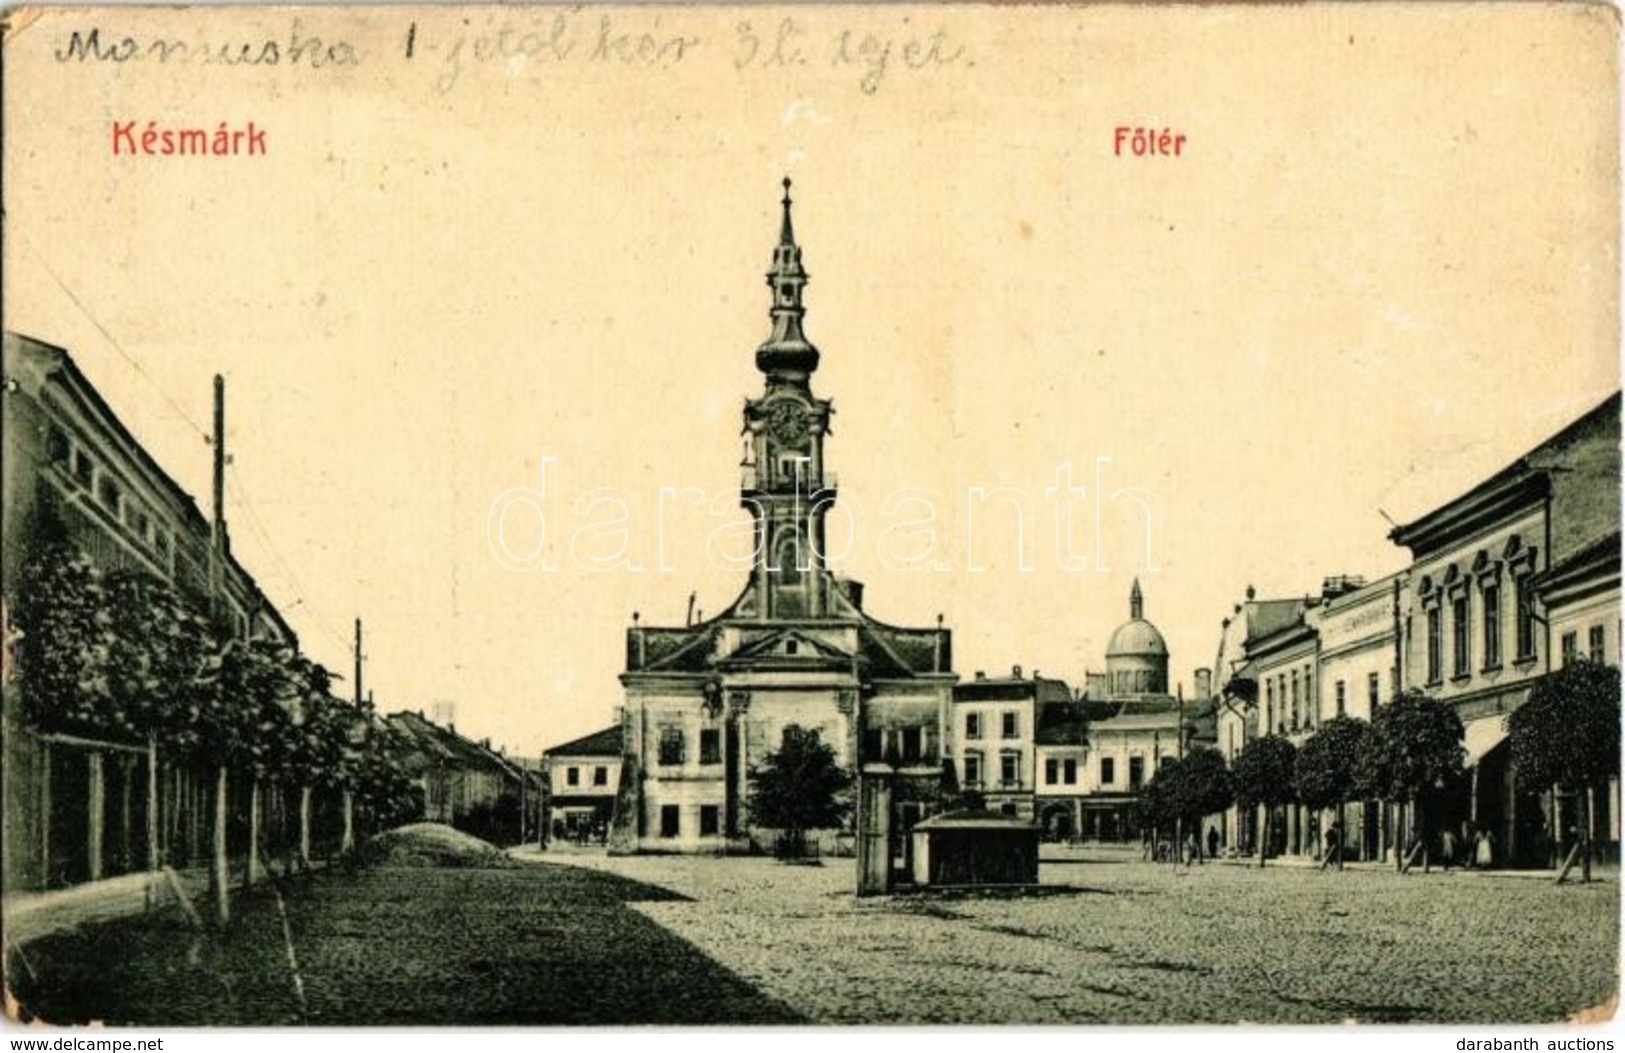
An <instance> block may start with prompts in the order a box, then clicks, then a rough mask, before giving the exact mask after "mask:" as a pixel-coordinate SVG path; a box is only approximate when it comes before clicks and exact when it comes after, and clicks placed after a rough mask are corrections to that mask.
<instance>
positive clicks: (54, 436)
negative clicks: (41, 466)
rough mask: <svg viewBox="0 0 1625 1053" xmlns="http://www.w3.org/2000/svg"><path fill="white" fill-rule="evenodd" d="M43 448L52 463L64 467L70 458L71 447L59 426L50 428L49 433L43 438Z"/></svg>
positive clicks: (71, 453)
mask: <svg viewBox="0 0 1625 1053" xmlns="http://www.w3.org/2000/svg"><path fill="white" fill-rule="evenodd" d="M45 450H46V456H47V457H49V458H50V459H51V463H52V464H60V465H62V466H63V467H64V468H66V467H68V462H69V461H70V460H72V455H73V447H72V445H71V444H70V443H69V442H68V437H67V435H66V434H64V433H63V432H62V430H61V429H60V428H52V429H51V433H50V435H48V436H47V437H46V439H45Z"/></svg>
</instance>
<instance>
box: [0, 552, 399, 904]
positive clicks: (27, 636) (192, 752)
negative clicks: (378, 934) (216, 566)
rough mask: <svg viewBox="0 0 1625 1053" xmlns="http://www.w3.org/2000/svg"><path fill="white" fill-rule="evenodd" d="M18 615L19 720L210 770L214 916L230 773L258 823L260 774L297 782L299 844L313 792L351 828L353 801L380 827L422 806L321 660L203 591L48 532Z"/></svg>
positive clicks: (23, 584) (388, 745) (20, 593)
mask: <svg viewBox="0 0 1625 1053" xmlns="http://www.w3.org/2000/svg"><path fill="white" fill-rule="evenodd" d="M15 621H16V625H17V626H18V628H19V629H20V630H21V632H22V634H23V637H22V644H21V647H20V648H19V655H18V661H17V671H16V687H17V689H18V690H17V692H16V694H15V697H16V698H17V699H18V702H17V708H16V711H15V715H16V716H17V717H18V718H19V719H20V720H21V721H22V722H23V723H24V724H25V725H27V726H29V727H32V728H34V729H35V730H37V731H41V732H47V733H58V734H65V735H72V736H77V737H82V738H86V739H90V740H94V741H109V742H115V743H127V744H142V743H145V744H149V746H150V748H151V750H152V752H153V753H154V755H161V756H162V757H163V758H164V759H165V761H166V762H167V763H176V762H179V763H187V764H192V765H195V766H199V767H206V768H209V769H212V770H213V771H214V772H215V778H216V782H217V785H216V788H215V793H214V798H215V802H216V805H215V807H216V816H215V838H216V842H217V851H216V852H215V858H216V871H217V872H216V873H215V875H214V880H215V884H216V885H217V886H218V888H219V889H220V890H221V892H220V896H221V912H222V914H224V913H225V908H224V898H223V897H224V888H225V885H226V879H225V873H224V867H225V860H224V827H225V810H226V802H227V793H226V789H227V780H228V778H230V777H231V775H230V773H235V774H236V776H237V777H239V778H246V779H248V780H250V781H251V782H252V783H253V787H254V806H253V808H252V809H251V810H252V812H253V814H252V815H251V817H250V823H251V829H254V830H255V832H256V835H257V823H258V818H259V816H258V797H259V793H258V791H259V787H260V785H261V784H262V783H267V782H270V783H275V784H279V785H284V786H297V787H299V788H300V796H301V800H300V808H299V811H300V826H301V835H300V845H301V848H302V850H303V851H304V852H305V853H308V846H309V823H310V795H311V793H312V792H313V791H333V792H338V793H342V794H343V795H344V798H345V809H346V811H345V825H346V836H347V839H348V837H349V835H350V834H351V831H352V829H353V825H352V824H353V818H354V814H353V813H354V810H359V811H360V813H361V816H362V817H363V818H364V820H365V821H367V822H368V824H369V825H373V824H376V825H379V826H382V825H389V824H392V823H394V822H397V821H399V820H401V819H403V818H405V817H407V816H409V815H410V814H412V812H413V810H414V809H415V808H417V807H419V802H418V801H417V800H416V798H415V795H414V789H413V784H412V781H411V779H410V778H409V776H408V773H407V771H406V768H405V764H404V761H405V755H406V753H407V752H408V749H409V744H408V743H406V742H405V741H404V740H402V739H401V738H400V737H399V736H398V735H397V734H396V733H395V732H394V731H393V730H392V729H390V728H389V727H388V726H387V725H385V724H384V723H383V722H381V721H379V720H376V719H375V718H374V717H373V715H372V714H371V713H370V712H368V711H367V710H366V709H365V708H363V707H357V706H352V705H347V704H345V703H343V702H341V701H339V700H338V699H336V698H334V697H333V695H332V693H331V688H332V676H331V674H329V673H328V671H327V670H325V669H324V668H322V667H321V666H320V665H318V664H317V663H315V662H312V661H311V660H310V659H309V658H307V657H306V656H304V655H303V654H300V653H299V652H298V651H296V650H295V649H293V648H291V647H287V646H285V645H283V644H281V643H279V642H274V641H270V640H264V639H242V638H238V637H235V636H233V635H230V634H228V633H227V632H225V631H224V629H223V628H222V627H221V623H220V622H219V620H217V619H216V618H214V617H212V616H211V612H210V611H209V610H208V609H207V607H206V605H205V604H204V603H203V602H202V601H200V600H198V599H197V598H195V597H192V596H189V595H187V594H185V593H183V592H181V591H180V590H178V589H176V588H174V587H172V586H171V585H169V584H167V583H165V582H163V581H160V580H157V579H155V578H153V577H151V576H149V575H145V574H141V573H138V572H133V571H122V570H121V571H115V572H112V573H107V574H103V573H102V572H101V571H99V570H98V569H97V568H96V567H95V566H94V565H93V564H92V563H91V562H90V560H89V559H87V558H86V557H85V556H84V555H83V554H82V553H81V552H79V551H77V550H76V549H75V548H73V547H72V546H71V545H70V544H68V543H66V542H50V543H47V544H45V545H43V546H41V547H40V548H39V549H38V550H37V551H36V552H34V553H33V554H32V555H31V557H30V558H29V560H28V562H27V563H26V564H25V566H24V567H23V572H22V575H21V581H20V582H19V587H18V589H17V613H16V618H15ZM8 693H9V692H8ZM250 856H251V859H250V868H251V872H252V868H253V867H254V866H255V865H256V860H255V859H254V858H253V857H254V856H255V852H253V851H251V852H250Z"/></svg>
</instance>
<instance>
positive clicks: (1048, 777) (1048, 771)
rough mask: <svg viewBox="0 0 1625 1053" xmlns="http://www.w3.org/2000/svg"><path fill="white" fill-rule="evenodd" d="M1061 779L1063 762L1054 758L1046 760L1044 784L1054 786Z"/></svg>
mask: <svg viewBox="0 0 1625 1053" xmlns="http://www.w3.org/2000/svg"><path fill="white" fill-rule="evenodd" d="M1060 778H1061V762H1060V761H1058V760H1056V759H1055V758H1054V757H1045V758H1044V784H1045V785H1046V786H1054V785H1055V784H1056V783H1057V782H1059V781H1060Z"/></svg>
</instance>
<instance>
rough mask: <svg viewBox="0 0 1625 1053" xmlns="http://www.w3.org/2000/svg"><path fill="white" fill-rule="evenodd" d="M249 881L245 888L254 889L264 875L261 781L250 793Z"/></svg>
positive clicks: (246, 882)
mask: <svg viewBox="0 0 1625 1053" xmlns="http://www.w3.org/2000/svg"><path fill="white" fill-rule="evenodd" d="M247 876H248V880H247V881H245V882H244V885H245V887H247V888H253V887H254V886H255V885H256V884H258V883H259V881H260V880H261V879H262V878H263V876H264V875H262V874H261V873H260V781H259V780H258V779H255V780H254V785H253V786H252V787H251V788H250V789H249V791H248V871H247Z"/></svg>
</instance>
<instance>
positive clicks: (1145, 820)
mask: <svg viewBox="0 0 1625 1053" xmlns="http://www.w3.org/2000/svg"><path fill="white" fill-rule="evenodd" d="M1178 766H1179V762H1178V761H1172V760H1171V761H1169V762H1168V763H1166V764H1163V765H1162V766H1160V767H1159V768H1158V769H1157V770H1156V772H1155V774H1153V775H1152V776H1151V778H1150V779H1148V780H1147V781H1146V782H1144V783H1142V784H1141V785H1140V792H1139V802H1138V803H1139V811H1140V823H1141V825H1142V826H1143V827H1144V828H1145V829H1146V831H1147V832H1148V833H1149V834H1150V835H1151V844H1152V846H1153V848H1154V847H1155V846H1156V845H1157V844H1158V842H1159V841H1160V840H1161V834H1162V831H1163V830H1164V829H1166V828H1167V826H1168V824H1169V823H1172V822H1173V821H1174V816H1175V808H1174V788H1173V783H1174V779H1175V778H1176V773H1177V771H1178ZM1153 858H1155V857H1153Z"/></svg>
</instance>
